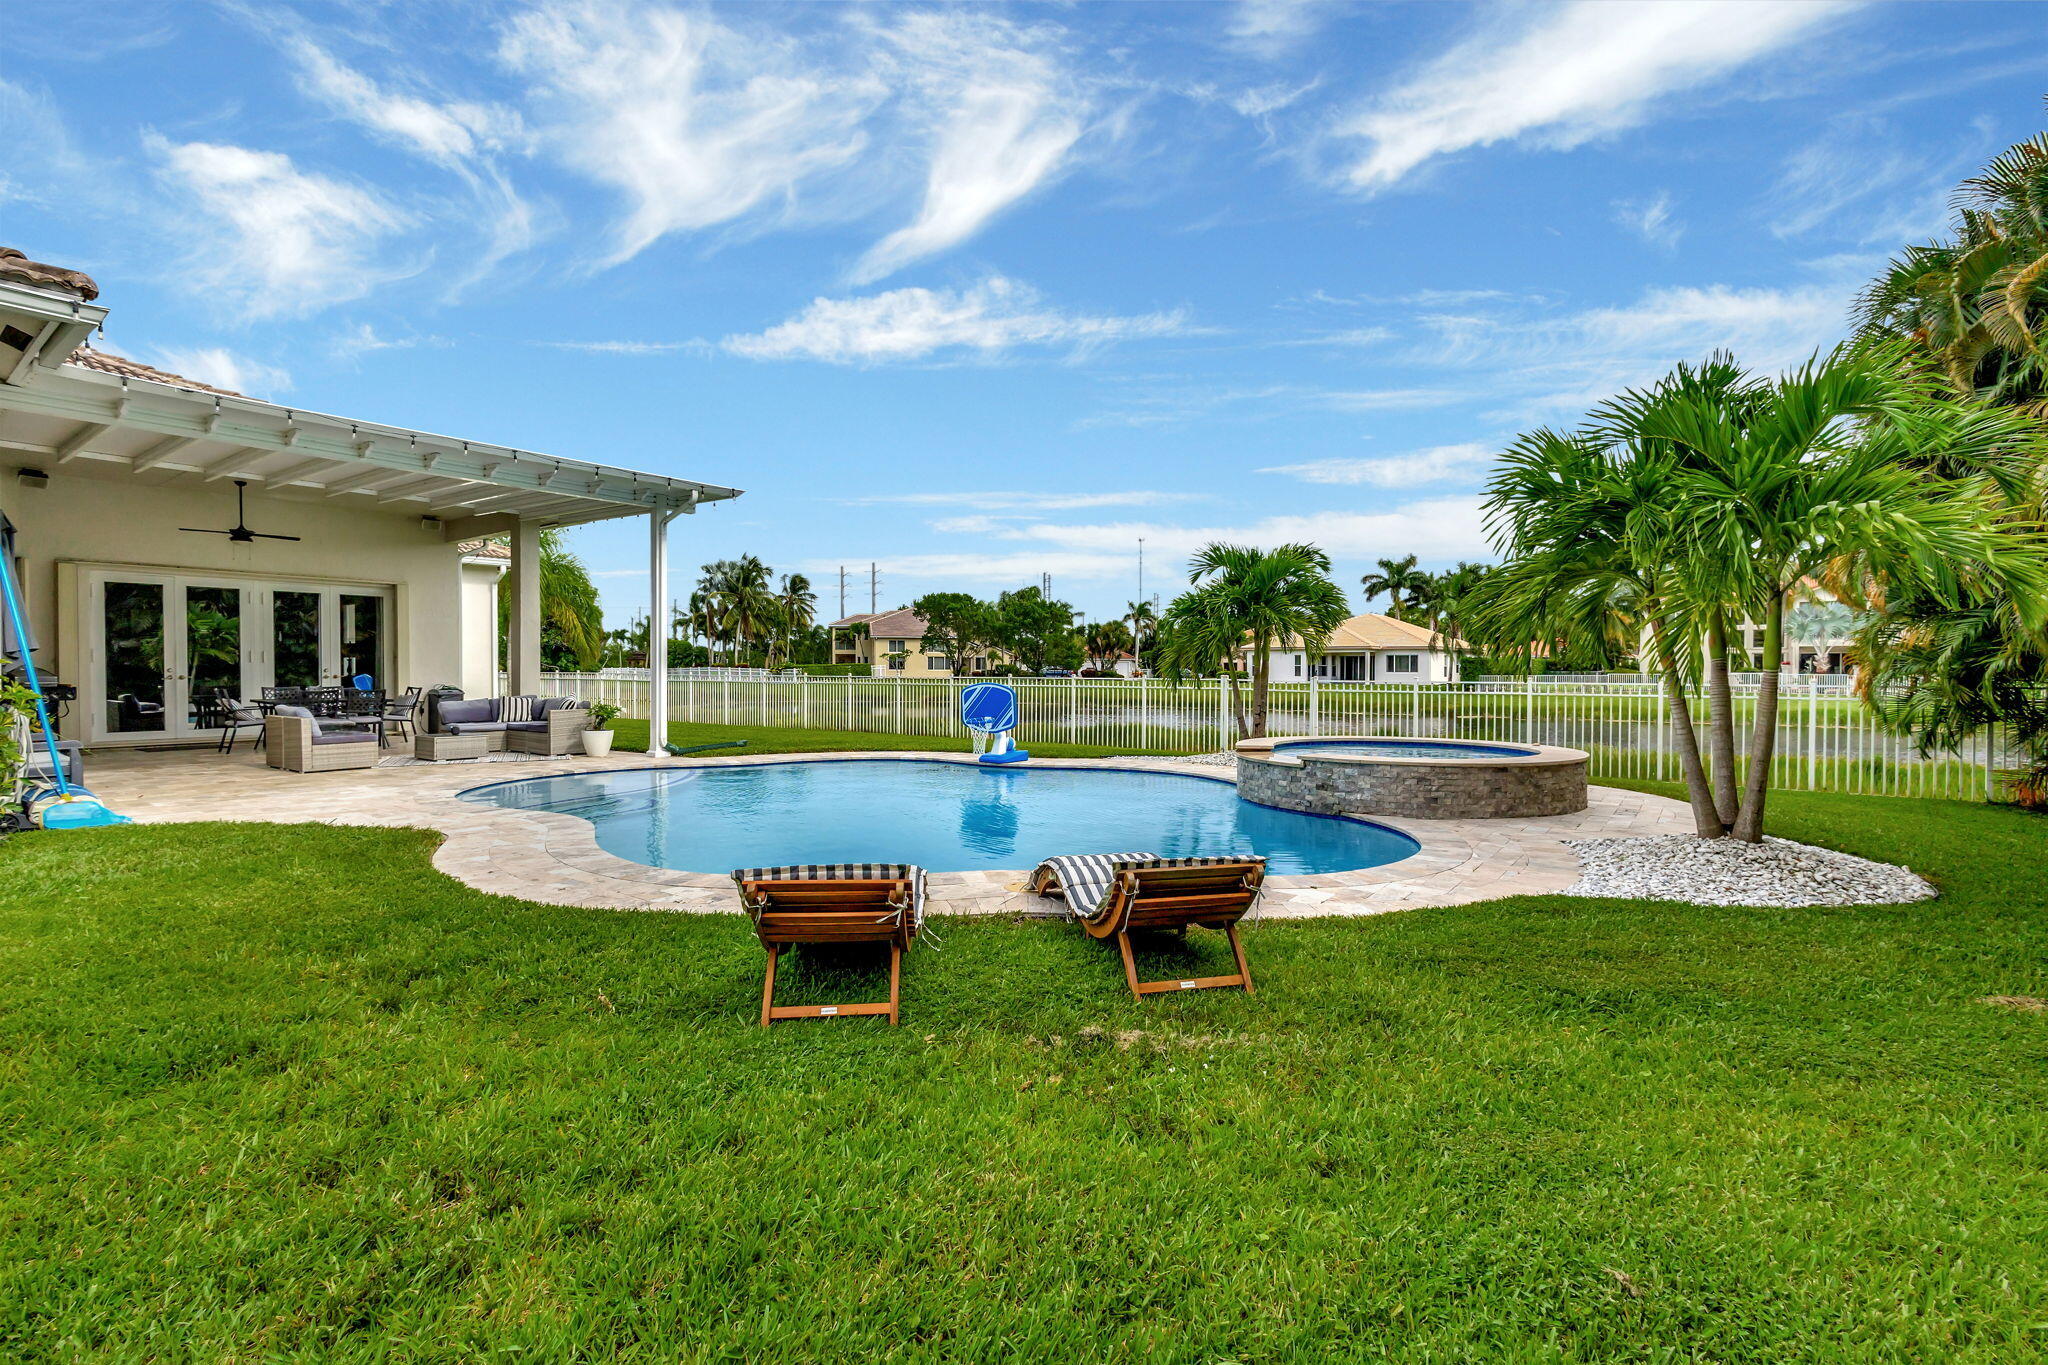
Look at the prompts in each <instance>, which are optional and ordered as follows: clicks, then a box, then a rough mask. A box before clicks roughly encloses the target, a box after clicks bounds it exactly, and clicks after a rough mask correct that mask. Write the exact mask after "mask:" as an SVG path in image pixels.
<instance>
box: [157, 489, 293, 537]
mask: <svg viewBox="0 0 2048 1365" xmlns="http://www.w3.org/2000/svg"><path fill="white" fill-rule="evenodd" d="M248 486H249V481H248V480H247V479H236V480H235V524H234V526H233V527H232V528H230V529H228V530H225V531H216V530H214V529H212V528H211V527H206V526H180V527H179V528H178V529H179V530H180V531H196V532H198V533H199V534H200V535H202V536H226V537H227V538H228V539H229V540H232V541H234V542H235V544H237V545H247V544H248V543H249V542H250V541H252V540H300V539H303V537H300V536H280V535H273V534H272V533H270V532H269V531H252V530H250V529H249V526H248V521H249V515H248V513H246V512H244V511H243V510H242V498H243V490H244V489H246V488H247V487H248Z"/></svg>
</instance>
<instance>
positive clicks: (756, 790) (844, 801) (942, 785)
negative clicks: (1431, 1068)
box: [463, 759, 1419, 875]
mask: <svg viewBox="0 0 2048 1365" xmlns="http://www.w3.org/2000/svg"><path fill="white" fill-rule="evenodd" d="M463 799H464V800H466V801H475V802H479V803H482V804H486V805H496V806H508V807H512V808H515V809H521V810H549V811H559V812H561V813H562V814H565V815H574V816H577V817H579V818H580V819H584V820H588V821H589V822H590V824H591V826H592V828H593V829H594V830H595V831H596V835H597V844H598V847H599V848H602V849H603V850H604V851H605V852H607V853H610V854H613V855H615V856H617V857H620V858H625V859H628V860H630V861H632V862H636V863H645V864H646V865H648V866H650V867H662V868H670V869H674V870H676V871H682V872H709V873H715V874H720V875H723V874H725V873H727V872H730V871H732V870H733V869H734V868H740V867H761V866H767V865H772V864H778V863H917V864H919V865H920V866H922V867H924V868H925V869H926V870H927V871H931V872H973V871H983V870H993V869H998V868H1007V869H1028V868H1031V867H1035V866H1036V865H1037V864H1038V861H1039V860H1040V859H1041V858H1049V857H1053V856H1055V855H1057V854H1062V853H1118V852H1124V851H1128V850H1143V851H1146V852H1151V853H1157V854H1159V855H1160V856H1161V857H1167V858H1177V857H1193V856H1200V855H1214V854H1226V853H1245V852H1251V853H1261V854H1264V855H1265V856H1266V859H1267V870H1268V871H1271V872H1274V873H1304V872H1341V871H1346V870H1348V869H1352V868H1360V867H1375V866H1378V865H1379V864H1381V863H1391V862H1398V861H1399V860H1400V859H1402V858H1406V857H1408V856H1409V855H1410V854H1412V853H1414V852H1415V851H1416V849H1417V848H1418V847H1419V845H1418V844H1417V843H1416V842H1415V841H1414V840H1413V839H1410V838H1409V837H1408V836H1407V835H1405V834H1401V833H1398V832H1396V831H1394V830H1391V829H1388V828H1386V827H1384V826H1382V825H1375V824H1370V823H1367V822H1365V821H1362V820H1347V819H1334V818H1331V817H1328V816H1320V815H1304V814H1301V813H1298V812H1295V811H1286V810H1278V809H1275V808H1273V807H1271V806H1260V805H1254V804H1253V803H1251V802H1249V801H1241V800H1239V799H1238V796H1237V789H1236V788H1235V787H1234V786H1232V785H1231V784H1229V783H1227V782H1219V781H1214V780H1212V779H1209V778H1202V777H1183V776H1180V775H1177V774H1173V773H1142V772H1120V771H1111V770H1107V769H1059V768H1028V767H1015V768H988V767H981V766H978V765H968V764H961V763H935V762H926V761H917V760H907V761H898V760H874V759H846V760H830V761H821V762H802V763H772V764H743V765H734V766H729V767H717V768H636V769H630V770H628V771H625V772H609V773H577V774H572V775H569V776H566V777H536V778H527V779H524V780H521V781H513V782H500V783H496V784H494V785H492V786H488V787H477V788H473V789H472V790H470V791H467V792H464V793H463Z"/></svg>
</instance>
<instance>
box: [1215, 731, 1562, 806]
mask: <svg viewBox="0 0 2048 1365" xmlns="http://www.w3.org/2000/svg"><path fill="white" fill-rule="evenodd" d="M1375 738H1384V739H1385V740H1386V741H1387V742H1388V743H1390V744H1395V743H1399V744H1427V743H1429V742H1430V741H1429V740H1426V739H1397V738H1396V737H1394V736H1392V735H1387V736H1373V735H1326V736H1322V737H1320V738H1313V737H1309V736H1304V735H1291V736H1285V737H1282V738H1279V739H1241V740H1239V741H1238V742H1237V756H1238V757H1239V758H1240V759H1250V760H1251V761H1252V762H1254V763H1291V764H1300V763H1303V762H1315V763H1385V764H1391V765H1395V766H1399V767H1416V768H1421V767H1429V768H1555V767H1563V766H1565V765H1567V764H1572V763H1584V762H1586V761H1587V760H1588V759H1589V758H1590V755H1588V754H1587V753H1586V751H1585V750H1583V749H1566V748H1561V747H1559V746H1558V745H1555V744H1516V745H1504V746H1503V747H1504V748H1515V749H1520V750H1523V751H1524V752H1522V753H1500V754H1493V755H1489V756H1487V757H1484V758H1475V757H1473V756H1471V755H1467V754H1448V755H1446V754H1439V755H1435V756H1432V757H1423V756H1422V755H1420V754H1371V753H1359V754H1355V755H1354V754H1335V753H1326V754H1290V753H1288V752H1287V751H1288V750H1289V749H1299V748H1301V747H1303V746H1305V745H1309V744H1341V743H1343V742H1345V741H1346V740H1356V741H1358V742H1359V743H1361V744H1363V743H1367V742H1370V741H1371V740H1373V739H1375ZM1444 743H1445V744H1462V745H1465V746H1467V747H1470V746H1472V745H1475V744H1486V743H1490V741H1488V740H1469V739H1459V740H1445V741H1444ZM1374 818H1378V817H1374Z"/></svg>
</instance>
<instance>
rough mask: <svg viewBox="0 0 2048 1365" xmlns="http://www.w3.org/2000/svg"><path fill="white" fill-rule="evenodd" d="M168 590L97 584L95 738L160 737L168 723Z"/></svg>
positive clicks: (119, 581)
mask: <svg viewBox="0 0 2048 1365" xmlns="http://www.w3.org/2000/svg"><path fill="white" fill-rule="evenodd" d="M171 593H172V585H171V582H170V580H169V579H162V578H150V579H145V578H113V579H108V580H106V581H105V582H103V583H102V584H101V585H100V591H99V592H98V593H97V594H95V596H96V599H97V601H96V604H95V605H96V608H97V610H96V613H95V614H96V615H97V616H98V618H99V619H98V621H97V622H96V623H95V626H96V628H97V630H98V631H99V635H100V650H99V668H98V669H97V670H96V672H97V673H98V676H97V677H96V678H95V679H94V680H93V681H94V682H95V683H96V684H97V687H96V689H95V690H96V691H97V693H98V696H97V698H96V700H97V702H98V703H99V705H98V715H97V717H96V719H97V721H98V728H97V734H96V735H95V738H98V737H103V736H108V735H123V736H125V735H161V734H165V733H167V732H168V727H169V725H170V723H171V720H172V714H173V713H172V711H171V710H170V701H171V657H170V656H171V645H172V644H173V639H172V636H171V633H170V632H169V631H168V630H167V629H166V628H165V627H166V624H167V623H168V621H169V620H170V611H169V608H170V598H171Z"/></svg>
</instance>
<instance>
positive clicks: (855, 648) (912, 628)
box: [831, 607, 1009, 678]
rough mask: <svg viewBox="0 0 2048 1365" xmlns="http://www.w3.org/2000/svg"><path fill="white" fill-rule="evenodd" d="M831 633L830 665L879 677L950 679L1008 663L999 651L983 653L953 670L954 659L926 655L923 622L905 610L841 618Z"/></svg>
mask: <svg viewBox="0 0 2048 1365" xmlns="http://www.w3.org/2000/svg"><path fill="white" fill-rule="evenodd" d="M859 627H865V629H858V628H859ZM831 630H832V662H833V663H835V664H866V665H868V666H869V667H870V668H872V669H873V670H874V673H875V676H876V677H878V678H882V677H889V678H950V677H952V676H954V673H955V672H956V671H957V672H959V673H962V674H966V673H982V672H986V671H987V670H988V668H989V666H990V665H992V664H999V663H1007V662H1008V661H1009V660H1008V656H1007V655H1005V654H1003V653H1002V652H1000V651H998V650H985V651H983V652H981V653H979V654H976V655H975V656H974V657H973V658H972V659H969V660H967V665H968V666H967V667H966V668H962V669H958V670H956V669H955V667H954V662H955V661H954V660H952V659H949V658H947V657H946V656H945V655H943V654H927V653H926V652H925V648H924V632H925V620H924V618H923V617H922V616H919V615H918V614H917V613H916V612H914V611H912V610H911V609H910V608H908V607H898V608H897V609H896V610H894V611H874V612H860V613H857V614H855V615H853V616H847V617H842V618H841V619H839V620H837V621H834V622H833V623H832V626H831Z"/></svg>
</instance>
